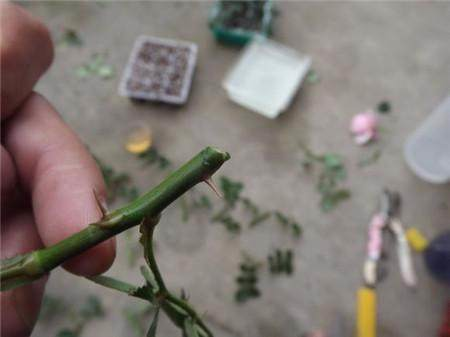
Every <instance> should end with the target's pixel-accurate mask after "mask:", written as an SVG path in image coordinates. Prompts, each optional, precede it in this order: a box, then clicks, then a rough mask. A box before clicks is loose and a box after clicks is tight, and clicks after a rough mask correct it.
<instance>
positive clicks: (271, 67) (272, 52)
mask: <svg viewBox="0 0 450 337" xmlns="http://www.w3.org/2000/svg"><path fill="white" fill-rule="evenodd" d="M310 66H311V58H310V57H309V56H307V55H303V54H300V53H298V52H297V51H295V50H293V49H291V48H288V47H286V46H284V45H282V44H279V43H277V42H274V41H271V40H268V39H266V38H264V37H260V36H258V37H256V38H255V39H254V40H253V41H252V42H251V43H250V44H249V45H248V46H247V47H246V48H245V49H244V51H243V53H242V55H241V57H240V58H239V60H238V62H237V63H236V64H235V65H234V66H233V68H232V69H231V71H230V72H229V73H228V75H227V76H226V78H225V80H224V82H223V87H224V88H225V90H226V91H227V93H228V96H229V97H230V99H231V100H232V101H234V102H236V103H238V104H240V105H242V106H244V107H246V108H248V109H250V110H253V111H256V112H258V113H260V114H262V115H264V116H266V117H268V118H275V117H277V116H278V115H279V114H280V113H281V112H282V111H284V110H286V108H287V107H288V106H289V104H290V102H291V101H292V99H293V97H294V96H295V93H296V92H297V90H298V88H299V86H300V84H301V82H302V81H303V79H304V77H305V76H306V74H307V72H308V70H309V68H310Z"/></svg>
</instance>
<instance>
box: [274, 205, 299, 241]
mask: <svg viewBox="0 0 450 337" xmlns="http://www.w3.org/2000/svg"><path fill="white" fill-rule="evenodd" d="M273 214H274V216H275V219H277V220H278V223H279V224H280V225H281V226H282V227H284V228H285V229H289V230H290V231H291V234H292V236H293V237H294V238H295V239H298V238H300V237H301V236H302V227H301V226H300V225H299V224H298V223H297V222H295V220H293V219H291V218H289V217H287V216H286V215H284V214H283V213H281V212H280V211H275V212H273Z"/></svg>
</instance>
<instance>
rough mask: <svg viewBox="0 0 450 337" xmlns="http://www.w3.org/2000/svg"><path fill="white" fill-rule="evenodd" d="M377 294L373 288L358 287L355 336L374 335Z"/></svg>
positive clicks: (370, 336) (373, 336) (366, 336)
mask: <svg viewBox="0 0 450 337" xmlns="http://www.w3.org/2000/svg"><path fill="white" fill-rule="evenodd" d="M376 331H377V296H376V293H375V290H374V289H371V288H368V287H362V288H359V289H358V298H357V318H356V337H376V335H377V333H376Z"/></svg>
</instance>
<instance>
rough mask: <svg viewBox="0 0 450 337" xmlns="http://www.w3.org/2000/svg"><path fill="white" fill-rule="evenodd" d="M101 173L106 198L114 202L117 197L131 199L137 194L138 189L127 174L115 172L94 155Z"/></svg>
mask: <svg viewBox="0 0 450 337" xmlns="http://www.w3.org/2000/svg"><path fill="white" fill-rule="evenodd" d="M94 158H95V160H96V161H97V164H98V166H99V167H100V170H101V172H102V175H103V179H104V180H105V184H106V199H107V201H108V202H110V203H111V202H114V201H115V200H116V199H117V198H121V199H125V200H127V201H132V200H134V199H136V198H137V197H138V196H139V191H138V189H137V187H136V186H134V185H133V184H132V182H131V178H130V176H129V175H128V174H126V173H122V172H116V171H115V170H114V169H113V168H112V167H111V166H109V165H107V164H105V163H104V162H103V161H101V160H100V159H99V158H98V157H96V156H94Z"/></svg>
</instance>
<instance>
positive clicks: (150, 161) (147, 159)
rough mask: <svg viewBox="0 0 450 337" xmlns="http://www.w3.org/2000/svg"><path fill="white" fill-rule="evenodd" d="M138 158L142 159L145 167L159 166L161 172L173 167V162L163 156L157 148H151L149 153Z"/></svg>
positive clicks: (139, 155) (141, 154)
mask: <svg viewBox="0 0 450 337" xmlns="http://www.w3.org/2000/svg"><path fill="white" fill-rule="evenodd" d="M138 158H140V159H142V160H143V162H144V164H145V165H155V164H157V165H158V167H159V168H160V169H161V170H165V169H168V168H169V167H170V166H172V163H171V161H170V160H169V159H168V158H167V157H165V156H163V155H162V154H161V153H160V152H159V151H158V150H157V149H156V148H155V147H151V148H149V149H148V150H147V151H145V152H142V153H140V154H138Z"/></svg>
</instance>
